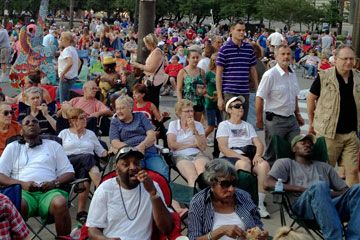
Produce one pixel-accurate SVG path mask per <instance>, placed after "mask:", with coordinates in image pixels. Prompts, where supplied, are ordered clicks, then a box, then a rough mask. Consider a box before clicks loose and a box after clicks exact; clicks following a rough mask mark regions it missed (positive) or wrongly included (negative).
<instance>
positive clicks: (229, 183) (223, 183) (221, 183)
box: [215, 178, 238, 188]
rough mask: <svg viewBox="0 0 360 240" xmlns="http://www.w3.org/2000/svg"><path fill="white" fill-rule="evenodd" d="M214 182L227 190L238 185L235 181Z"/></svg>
mask: <svg viewBox="0 0 360 240" xmlns="http://www.w3.org/2000/svg"><path fill="white" fill-rule="evenodd" d="M215 180H216V182H217V183H218V184H219V185H220V186H221V187H222V188H228V187H230V186H233V187H236V185H237V184H238V181H237V180H236V179H235V180H232V181H230V180H222V181H220V180H218V179H217V178H216V179H215Z"/></svg>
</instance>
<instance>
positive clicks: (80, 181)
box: [69, 178, 89, 185]
mask: <svg viewBox="0 0 360 240" xmlns="http://www.w3.org/2000/svg"><path fill="white" fill-rule="evenodd" d="M86 181H89V179H88V178H79V179H75V180H74V181H72V182H70V183H69V184H70V185H76V184H78V183H83V182H86Z"/></svg>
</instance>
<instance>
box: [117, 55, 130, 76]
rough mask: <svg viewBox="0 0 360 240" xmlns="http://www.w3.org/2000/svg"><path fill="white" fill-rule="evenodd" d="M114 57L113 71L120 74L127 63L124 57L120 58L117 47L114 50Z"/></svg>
mask: <svg viewBox="0 0 360 240" xmlns="http://www.w3.org/2000/svg"><path fill="white" fill-rule="evenodd" d="M114 57H115V62H116V67H115V71H116V72H117V73H119V74H120V75H122V74H123V73H124V70H125V69H126V68H127V65H128V64H127V62H126V60H125V59H123V58H121V53H120V50H118V49H117V50H115V51H114Z"/></svg>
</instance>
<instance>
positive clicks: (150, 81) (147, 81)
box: [144, 61, 164, 87]
mask: <svg viewBox="0 0 360 240" xmlns="http://www.w3.org/2000/svg"><path fill="white" fill-rule="evenodd" d="M163 64H164V61H162V62H161V65H160V66H159V68H158V69H157V70H156V72H155V73H154V74H151V75H149V76H145V77H144V78H145V85H146V86H147V87H151V86H154V77H155V75H156V74H157V73H158V72H159V71H160V68H161V67H162V65H163Z"/></svg>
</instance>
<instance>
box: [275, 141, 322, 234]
mask: <svg viewBox="0 0 360 240" xmlns="http://www.w3.org/2000/svg"><path fill="white" fill-rule="evenodd" d="M273 140H274V151H275V155H276V159H279V158H291V159H293V158H294V154H293V152H292V150H291V145H290V143H289V142H288V141H286V140H284V139H282V138H281V137H279V136H278V135H275V136H274V139H273ZM311 159H312V160H314V161H315V160H317V161H321V162H327V161H328V154H327V148H326V142H325V138H324V137H319V138H317V140H316V143H315V144H314V145H313V155H312V157H311ZM271 193H272V194H273V199H274V200H273V202H274V203H278V204H279V205H280V221H281V225H282V226H285V225H286V221H285V213H284V209H285V211H286V212H287V213H288V215H289V217H290V218H291V219H292V220H293V222H292V223H291V225H290V227H293V226H294V224H295V223H296V224H298V227H297V228H300V227H302V228H304V229H305V231H306V232H307V233H309V234H310V236H311V237H312V238H313V239H315V237H314V236H313V234H312V233H311V231H312V232H314V233H315V234H316V235H317V236H318V237H320V238H321V239H324V238H323V237H322V233H321V229H320V227H319V225H318V224H317V222H316V221H315V220H312V219H311V220H310V219H305V218H301V217H299V216H298V215H297V214H296V213H295V212H294V211H293V209H292V207H291V202H290V200H289V197H288V196H287V195H286V192H285V191H283V192H275V191H272V192H271Z"/></svg>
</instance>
